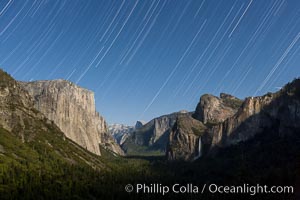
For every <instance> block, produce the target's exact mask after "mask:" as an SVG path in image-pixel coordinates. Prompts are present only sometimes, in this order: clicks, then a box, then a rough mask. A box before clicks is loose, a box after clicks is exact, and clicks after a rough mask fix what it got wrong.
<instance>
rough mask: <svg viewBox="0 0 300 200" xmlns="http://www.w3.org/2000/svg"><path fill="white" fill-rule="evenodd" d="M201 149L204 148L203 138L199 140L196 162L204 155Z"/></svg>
mask: <svg viewBox="0 0 300 200" xmlns="http://www.w3.org/2000/svg"><path fill="white" fill-rule="evenodd" d="M201 148H202V141H201V137H199V139H198V152H197V153H196V156H195V158H194V160H196V159H198V158H200V157H201V154H202V152H201Z"/></svg>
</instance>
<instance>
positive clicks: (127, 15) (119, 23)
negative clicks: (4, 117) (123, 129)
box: [0, 0, 300, 125]
mask: <svg viewBox="0 0 300 200" xmlns="http://www.w3.org/2000/svg"><path fill="white" fill-rule="evenodd" d="M299 38H300V1H299V0H235V1H234V0H232V1H231V0H223V1H222V0H140V1H136V0H126V1H125V0H124V1H122V0H115V1H113V0H102V1H101V0H0V67H1V68H2V69H4V70H5V71H7V72H8V73H10V74H11V75H12V76H13V77H14V78H16V79H18V80H24V81H33V80H49V79H61V78H63V79H68V80H70V81H72V82H75V83H77V84H79V85H80V86H82V87H85V88H88V89H90V90H93V91H94V92H95V96H96V105H97V110H98V111H99V112H100V114H101V115H103V116H104V117H105V119H106V120H107V121H108V123H125V124H129V125H132V124H134V123H135V121H136V120H146V121H147V120H150V119H152V118H154V117H157V116H160V115H162V114H168V113H171V112H175V111H179V110H190V111H192V110H194V109H195V107H196V105H197V102H198V101H199V98H200V96H201V95H202V94H204V93H211V94H214V95H219V93H220V92H226V93H230V94H233V95H235V96H237V97H239V98H244V97H247V96H253V95H262V94H264V93H266V92H268V91H271V92H272V91H276V90H278V89H279V88H280V87H282V86H283V85H284V84H285V83H287V82H289V81H292V80H293V79H294V78H296V77H299V76H300V41H299Z"/></svg>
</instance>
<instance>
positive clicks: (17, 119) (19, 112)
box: [0, 70, 50, 142]
mask: <svg viewBox="0 0 300 200" xmlns="http://www.w3.org/2000/svg"><path fill="white" fill-rule="evenodd" d="M39 120H41V121H42V120H45V121H47V120H46V118H45V116H44V115H42V114H41V113H39V112H38V111H37V110H36V109H35V108H34V107H33V101H32V98H31V96H30V95H29V94H28V93H27V91H26V90H24V89H23V87H21V86H20V85H19V84H18V82H17V81H15V80H14V79H13V78H12V77H10V76H9V75H8V74H7V73H5V72H3V71H2V70H0V126H2V128H4V129H6V130H7V131H9V132H12V133H14V134H16V135H17V136H18V137H20V138H21V139H22V140H23V142H25V140H26V138H27V139H28V140H30V137H34V135H35V133H33V132H32V129H31V128H30V126H31V124H33V125H35V124H36V121H39ZM48 122H49V123H50V121H48ZM40 128H41V129H46V127H45V125H44V124H41V125H40ZM30 133H32V134H31V135H30V137H26V135H29V134H30Z"/></svg>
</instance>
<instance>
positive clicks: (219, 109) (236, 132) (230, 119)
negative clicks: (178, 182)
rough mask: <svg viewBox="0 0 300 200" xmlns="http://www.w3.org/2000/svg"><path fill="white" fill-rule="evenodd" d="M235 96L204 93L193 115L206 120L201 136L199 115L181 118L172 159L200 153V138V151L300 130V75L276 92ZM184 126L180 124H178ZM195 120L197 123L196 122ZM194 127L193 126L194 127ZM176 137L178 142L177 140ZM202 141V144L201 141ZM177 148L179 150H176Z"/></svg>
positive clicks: (171, 149)
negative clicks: (257, 95) (265, 135)
mask: <svg viewBox="0 0 300 200" xmlns="http://www.w3.org/2000/svg"><path fill="white" fill-rule="evenodd" d="M241 102H242V101H241V100H238V99H237V98H235V97H232V96H230V95H225V94H221V97H220V98H217V97H214V96H212V95H204V96H202V97H201V100H200V103H199V104H198V106H197V109H196V112H195V114H194V115H193V117H194V118H196V119H197V120H198V121H199V123H202V127H203V126H204V127H205V128H202V130H203V131H202V132H201V139H200V140H199V137H198V138H197V137H196V136H195V134H194V135H193V136H191V135H192V134H191V133H193V131H191V130H193V129H195V128H194V127H195V124H196V123H195V122H194V123H192V122H193V121H194V120H195V119H185V120H182V119H178V120H179V121H178V120H177V122H176V124H175V126H174V127H173V131H172V133H171V134H170V139H169V148H168V151H167V153H166V155H167V157H168V159H169V160H178V159H183V160H193V159H195V157H197V154H196V152H197V139H198V140H199V141H200V143H201V145H198V147H199V146H200V147H201V148H200V149H199V152H201V154H200V153H199V154H198V155H200V156H202V155H205V154H206V155H207V154H212V153H214V152H215V150H217V149H219V148H222V147H227V146H230V145H235V144H238V143H240V142H242V141H248V140H250V139H252V138H254V137H255V136H257V135H259V134H260V133H264V134H265V133H266V132H272V133H277V134H278V135H279V136H280V137H288V136H290V135H295V134H299V130H300V123H299V122H300V79H296V80H294V81H293V82H292V83H289V84H287V85H286V86H285V87H284V88H282V89H281V90H280V91H278V92H276V93H268V94H266V95H264V96H260V97H249V98H246V99H245V100H244V101H243V102H242V103H241ZM180 123H181V124H184V125H185V127H184V126H183V125H181V127H184V128H178V124H180ZM193 124H194V125H193ZM192 128H193V129H192ZM174 141H175V142H174ZM200 143H199V144H200ZM174 152H175V153H174Z"/></svg>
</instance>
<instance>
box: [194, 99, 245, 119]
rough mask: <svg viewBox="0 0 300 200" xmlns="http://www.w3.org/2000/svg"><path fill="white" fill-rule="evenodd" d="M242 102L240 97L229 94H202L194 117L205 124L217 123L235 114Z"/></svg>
mask: <svg viewBox="0 0 300 200" xmlns="http://www.w3.org/2000/svg"><path fill="white" fill-rule="evenodd" d="M241 104H242V101H241V100H240V99H238V98H236V97H234V96H231V95H229V94H224V93H221V94H220V98H219V97H216V96H213V95H210V94H205V95H203V96H201V98H200V102H199V103H198V105H197V108H196V111H195V113H194V115H193V117H194V118H195V119H198V120H199V121H201V122H203V123H204V124H206V123H209V124H217V123H220V122H223V121H225V119H227V118H228V117H230V116H233V115H234V114H235V113H236V112H237V111H238V108H239V107H240V105H241Z"/></svg>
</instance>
